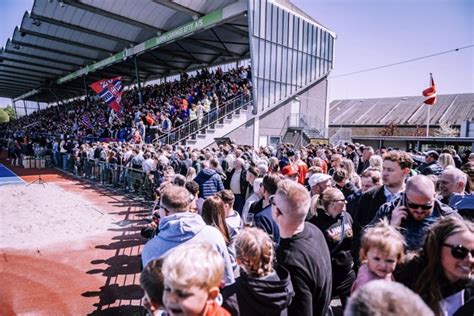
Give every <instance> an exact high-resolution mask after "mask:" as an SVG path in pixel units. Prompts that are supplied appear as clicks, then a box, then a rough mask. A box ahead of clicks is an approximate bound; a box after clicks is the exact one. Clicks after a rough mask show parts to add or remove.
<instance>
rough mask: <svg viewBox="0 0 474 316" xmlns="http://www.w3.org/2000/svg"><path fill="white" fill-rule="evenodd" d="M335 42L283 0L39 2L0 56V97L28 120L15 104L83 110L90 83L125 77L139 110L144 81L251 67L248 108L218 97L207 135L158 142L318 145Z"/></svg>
mask: <svg viewBox="0 0 474 316" xmlns="http://www.w3.org/2000/svg"><path fill="white" fill-rule="evenodd" d="M335 38H336V35H335V33H334V32H332V31H330V30H329V29H327V28H326V27H324V26H322V25H321V24H320V23H318V22H317V21H316V20H315V19H314V18H312V17H310V16H308V15H307V14H305V13H304V12H302V10H300V9H298V8H297V7H296V6H294V5H293V4H291V3H290V2H289V1H285V0H280V1H266V0H256V1H249V2H247V1H230V0H229V1H219V2H203V3H201V2H189V3H188V2H186V1H151V0H150V1H143V2H140V5H136V4H135V3H132V2H126V1H125V2H112V1H106V2H95V1H86V0H84V1H73V0H70V1H69V0H65V1H62V0H60V1H50V0H38V1H35V2H34V5H33V8H32V9H31V11H30V12H25V15H24V16H23V19H22V21H21V24H20V26H19V27H17V28H15V30H14V33H13V35H12V37H11V39H9V40H8V41H7V43H6V44H5V46H4V47H3V48H2V50H1V51H0V61H1V63H0V95H1V96H3V97H8V98H12V101H13V104H14V107H15V109H16V113H17V114H18V115H20V113H21V112H24V113H23V114H29V113H28V108H27V106H26V103H23V108H22V107H21V105H20V104H21V103H20V102H25V101H30V102H37V108H33V109H32V108H30V109H29V110H30V111H29V112H30V113H31V112H32V111H34V110H38V109H41V108H43V107H45V106H41V105H40V104H47V106H57V107H58V108H59V109H61V108H65V107H64V106H63V105H64V104H65V103H70V102H71V101H72V100H74V99H77V98H81V97H82V98H83V97H84V96H88V97H87V98H85V101H84V103H86V104H87V102H89V100H92V101H91V102H93V99H94V98H95V97H94V93H93V92H92V91H91V89H90V88H89V85H90V84H92V83H93V82H96V81H98V80H101V79H109V78H113V77H121V80H122V84H123V85H124V86H125V87H126V88H125V89H132V90H131V91H132V92H131V93H132V94H134V93H136V97H135V96H134V97H135V98H136V101H135V102H136V105H143V104H146V103H147V102H148V101H149V100H146V97H147V95H146V93H145V92H146V88H145V87H146V85H147V84H148V83H149V82H154V83H161V84H162V83H164V82H170V81H173V80H176V79H179V78H180V76H179V75H180V74H185V73H186V75H187V76H188V75H189V76H193V75H195V74H196V73H195V72H196V71H199V70H200V69H212V67H215V66H221V67H224V66H225V67H229V65H233V66H232V67H233V68H234V69H236V70H237V69H239V68H241V67H242V66H247V65H251V71H250V74H251V76H252V77H251V78H250V80H249V81H250V82H251V84H250V91H249V96H248V100H243V99H242V100H239V101H238V104H237V102H236V101H235V100H234V101H232V102H233V103H232V104H231V105H229V104H227V105H226V106H224V105H222V102H223V101H229V100H223V99H222V98H221V99H220V100H219V101H220V102H221V104H220V108H221V109H219V111H218V112H219V113H218V114H217V116H212V117H209V118H207V117H206V118H204V119H205V120H206V119H207V121H206V122H207V123H215V124H212V126H211V127H212V128H208V127H201V128H199V129H197V128H196V126H193V125H192V124H191V123H190V122H189V124H182V125H181V126H179V127H178V126H173V131H172V133H170V136H169V137H163V138H162V139H160V141H163V142H166V143H170V144H176V143H178V142H184V141H189V142H188V144H189V145H196V146H200V147H204V146H208V145H211V144H213V143H214V139H215V138H220V137H228V138H230V139H233V140H234V141H235V142H237V143H242V144H248V145H257V144H260V145H266V144H276V143H278V142H279V141H281V140H282V139H283V138H285V135H286V133H287V130H288V127H297V128H299V129H302V130H305V134H304V135H305V136H306V139H307V140H309V137H319V138H324V137H327V132H328V130H327V128H328V110H327V109H328V103H327V93H326V90H327V76H328V74H329V72H330V71H331V69H332V68H333V54H334V42H335ZM270 61H271V62H270ZM283 65H285V66H286V68H285V69H286V71H283V68H284V67H283ZM245 68H246V67H245ZM129 94H130V93H129ZM219 97H220V96H219ZM17 103H20V104H17ZM228 103H230V102H228ZM76 104H78V103H77V102H76ZM68 108H69V107H68ZM241 108H242V109H241ZM241 110H242V111H241ZM104 115H105V121H107V122H108V121H109V114H108V113H104ZM211 121H212V122H211ZM197 132H199V134H200V135H199V137H197V136H198V135H196V134H197ZM55 136H57V135H55ZM71 136H72V135H71ZM191 136H192V137H191ZM190 138H191V139H190Z"/></svg>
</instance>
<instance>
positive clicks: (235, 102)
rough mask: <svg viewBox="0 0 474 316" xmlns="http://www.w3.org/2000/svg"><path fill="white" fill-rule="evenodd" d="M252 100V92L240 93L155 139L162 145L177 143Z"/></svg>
mask: <svg viewBox="0 0 474 316" xmlns="http://www.w3.org/2000/svg"><path fill="white" fill-rule="evenodd" d="M251 102H252V94H248V95H243V94H240V95H238V96H236V97H235V98H233V99H230V100H229V101H227V102H226V103H224V104H222V105H221V106H219V107H217V108H214V109H211V110H210V111H209V112H207V113H205V114H204V115H203V117H202V118H197V119H195V120H192V121H190V122H186V123H184V124H183V125H180V126H178V127H176V128H174V129H172V130H171V131H169V132H168V133H166V134H164V135H161V136H160V137H158V138H157V139H155V140H154V141H157V142H159V143H160V144H162V145H163V144H169V145H175V144H177V143H179V142H180V141H182V140H184V139H186V138H188V137H189V136H190V135H193V134H196V133H199V132H201V131H204V130H206V129H207V128H209V126H210V125H213V124H216V123H218V121H220V120H222V119H224V118H225V117H226V116H228V115H230V114H232V113H234V112H235V111H237V110H239V109H241V108H246V107H247V106H248V105H249V104H250V103H251Z"/></svg>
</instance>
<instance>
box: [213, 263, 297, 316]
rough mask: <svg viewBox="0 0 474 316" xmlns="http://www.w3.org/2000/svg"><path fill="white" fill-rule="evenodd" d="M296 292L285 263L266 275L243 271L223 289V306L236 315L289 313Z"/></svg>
mask: <svg viewBox="0 0 474 316" xmlns="http://www.w3.org/2000/svg"><path fill="white" fill-rule="evenodd" d="M294 294H295V293H294V292H293V285H292V284H291V280H290V273H289V272H288V270H286V269H285V268H283V267H278V268H277V269H276V272H274V273H272V274H271V275H269V276H267V277H264V278H253V277H250V276H248V275H247V274H246V273H241V275H240V277H239V278H237V279H236V280H235V283H233V284H231V285H229V286H227V287H225V288H224V289H223V290H222V296H223V299H224V303H223V304H222V306H223V307H224V308H225V309H227V310H228V311H229V312H230V313H231V315H233V316H237V315H245V316H247V315H250V316H253V315H255V316H257V315H262V316H286V315H288V311H287V308H288V306H289V305H290V302H291V299H292V298H293V296H294Z"/></svg>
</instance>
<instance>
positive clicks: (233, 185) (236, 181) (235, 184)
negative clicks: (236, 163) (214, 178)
mask: <svg viewBox="0 0 474 316" xmlns="http://www.w3.org/2000/svg"><path fill="white" fill-rule="evenodd" d="M241 172H242V171H237V170H236V171H234V174H233V175H232V178H231V179H230V190H231V191H232V192H233V193H234V194H241V192H240V173H241Z"/></svg>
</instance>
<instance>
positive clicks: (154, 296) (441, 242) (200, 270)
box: [7, 68, 474, 316]
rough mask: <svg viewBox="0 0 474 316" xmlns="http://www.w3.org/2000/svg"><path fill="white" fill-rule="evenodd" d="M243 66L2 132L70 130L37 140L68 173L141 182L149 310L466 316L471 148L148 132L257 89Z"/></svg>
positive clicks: (41, 116)
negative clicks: (188, 140) (258, 143)
mask: <svg viewBox="0 0 474 316" xmlns="http://www.w3.org/2000/svg"><path fill="white" fill-rule="evenodd" d="M249 76H250V69H247V70H245V69H243V68H242V69H239V70H232V71H230V72H228V73H223V72H222V71H219V70H218V71H217V72H216V73H209V72H207V71H205V70H203V71H202V72H200V73H198V74H197V75H196V77H192V78H190V77H187V76H183V77H182V79H181V80H180V81H179V82H174V83H165V84H163V85H161V86H159V87H156V86H149V87H146V88H145V89H144V99H145V103H144V104H138V100H137V99H136V98H137V97H136V92H133V93H132V92H130V93H125V95H124V98H123V99H124V107H125V108H126V109H127V110H126V111H125V112H124V113H123V114H121V115H119V114H117V117H116V118H115V117H113V118H112V119H111V117H112V114H110V113H109V112H108V110H107V109H106V108H105V107H101V106H99V105H98V103H96V102H95V101H90V100H89V103H88V105H86V106H83V105H81V104H79V102H78V103H77V104H76V103H71V104H69V105H68V106H66V107H65V108H64V110H62V111H57V110H56V109H47V110H45V111H40V112H38V113H35V114H32V115H30V116H29V117H26V118H23V119H20V120H17V121H15V122H13V123H11V124H10V125H9V126H8V128H9V129H13V130H15V131H17V130H19V129H23V131H29V132H31V131H35V132H46V133H51V134H55V133H60V134H63V136H64V137H62V138H55V139H53V140H52V141H51V140H49V139H45V140H43V141H44V144H41V145H42V147H44V148H46V151H47V153H48V154H49V155H50V156H51V157H52V162H53V163H54V164H56V165H57V166H58V167H61V168H63V169H65V170H67V171H71V172H73V173H75V174H77V175H79V176H83V177H90V178H98V179H100V181H103V182H106V183H108V184H111V185H114V186H115V185H120V184H124V185H125V187H126V189H127V190H129V191H131V192H133V193H138V192H140V191H141V190H142V189H143V187H146V190H147V192H149V195H150V198H152V199H154V200H155V207H154V209H153V211H152V214H151V215H152V217H151V219H150V223H149V224H147V225H146V227H144V228H143V230H142V235H143V236H144V237H145V238H147V239H148V240H147V242H146V244H145V246H144V248H143V251H142V253H141V261H142V266H143V271H142V273H141V277H140V283H141V286H142V288H143V290H144V293H145V295H144V298H143V304H144V306H145V307H146V309H147V310H148V312H149V313H150V314H152V315H268V316H270V315H332V314H333V307H331V301H332V300H333V299H336V298H337V299H339V300H340V302H341V305H342V308H343V309H344V313H345V315H436V316H438V315H472V314H473V311H474V294H473V293H474V292H473V290H474V282H473V281H474V279H473V275H472V272H473V269H474V224H473V222H472V219H473V212H474V196H473V194H472V193H471V190H472V188H473V184H474V182H473V181H474V153H470V152H464V153H462V154H461V155H459V154H458V153H457V152H456V151H455V150H454V149H452V148H445V149H443V150H441V151H435V150H429V151H427V152H406V151H403V150H399V149H396V148H385V147H381V148H378V149H377V150H375V149H374V148H372V147H370V146H364V145H361V144H351V143H350V144H345V145H337V146H336V145H314V144H309V145H307V146H301V147H299V148H296V147H295V146H294V145H292V144H280V145H278V147H276V148H273V147H271V146H264V147H251V146H238V145H236V144H232V143H227V144H221V145H219V146H215V147H214V148H205V149H193V148H189V147H180V146H178V147H174V148H173V147H172V146H170V145H161V144H159V143H156V144H152V143H151V138H150V136H149V135H150V134H153V133H166V132H167V131H168V130H169V128H171V127H176V126H179V125H180V124H183V122H186V121H189V120H199V117H200V116H201V115H202V113H204V112H206V111H207V112H208V111H212V109H213V108H216V107H218V106H219V104H221V103H222V102H225V101H226V100H228V99H230V98H232V97H234V96H236V95H238V94H246V93H248V89H249V88H250V81H249V80H248V79H249V78H250V77H249ZM101 115H102V116H103V118H104V120H102V119H100V120H99V119H97V117H100V116H101ZM86 116H88V117H89V118H90V117H92V116H94V117H95V118H96V119H95V120H94V122H93V123H92V122H91V121H89V123H91V125H92V127H90V126H87V125H88V122H87V120H85V121H84V117H86ZM165 121H166V122H168V126H164V122H165ZM29 125H30V127H28V126H29ZM154 127H156V128H154ZM124 129H125V131H123V130H124ZM122 131H123V133H122ZM151 131H155V132H151ZM81 135H83V136H85V135H94V136H101V137H105V138H113V140H110V141H106V142H104V141H93V142H87V141H83V140H81V139H80V137H79V136H81ZM125 135H127V136H126V137H125ZM67 136H71V137H67ZM155 137H156V136H155ZM7 149H8V153H9V159H10V161H11V163H13V164H21V159H22V157H23V156H24V155H26V153H31V152H32V151H33V152H34V151H35V147H34V146H31V144H30V142H29V140H28V139H27V138H26V139H25V140H23V141H20V140H18V139H12V140H11V141H9V143H8V145H7Z"/></svg>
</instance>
